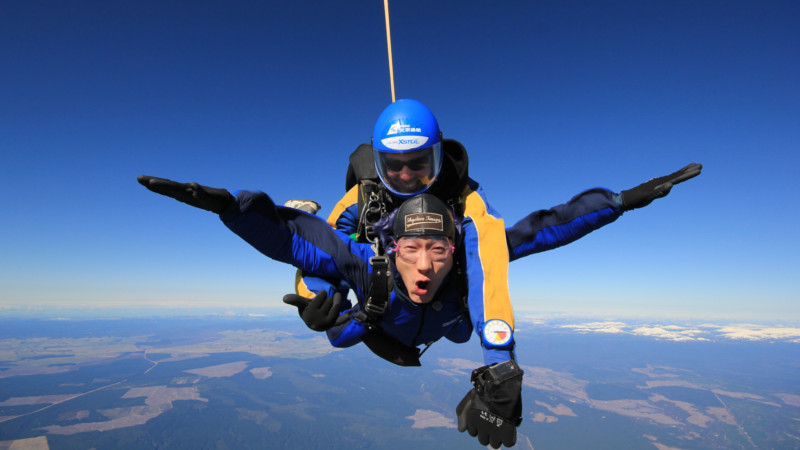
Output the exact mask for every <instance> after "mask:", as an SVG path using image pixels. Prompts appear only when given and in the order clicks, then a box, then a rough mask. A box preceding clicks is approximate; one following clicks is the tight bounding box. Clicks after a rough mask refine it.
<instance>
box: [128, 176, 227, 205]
mask: <svg viewBox="0 0 800 450" xmlns="http://www.w3.org/2000/svg"><path fill="white" fill-rule="evenodd" d="M136 179H137V180H138V181H139V184H141V185H142V186H144V187H146V188H147V189H150V190H151V191H153V192H155V193H156V194H161V195H166V196H167V197H172V198H174V199H175V200H178V201H179V202H183V203H186V204H187V205H191V206H194V207H195V208H200V209H205V210H206V211H211V212H213V213H217V214H219V213H221V212H223V211H225V208H227V207H228V205H230V204H231V202H232V201H233V195H231V193H230V192H228V191H227V190H225V189H217V188H212V187H208V186H203V185H200V184H197V183H178V182H177V181H172V180H167V179H166V178H156V177H151V176H149V175H139V176H138V177H136Z"/></svg>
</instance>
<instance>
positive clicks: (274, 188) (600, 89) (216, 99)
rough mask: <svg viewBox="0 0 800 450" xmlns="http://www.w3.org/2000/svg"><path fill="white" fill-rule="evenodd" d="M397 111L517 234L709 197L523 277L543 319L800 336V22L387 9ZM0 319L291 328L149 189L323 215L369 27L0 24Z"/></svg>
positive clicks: (786, 5) (102, 15) (372, 62)
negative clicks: (181, 313)
mask: <svg viewBox="0 0 800 450" xmlns="http://www.w3.org/2000/svg"><path fill="white" fill-rule="evenodd" d="M390 12H391V21H392V22H391V26H392V43H393V56H394V69H395V70H394V73H395V83H396V92H397V96H398V98H415V99H418V100H420V101H422V102H424V103H426V104H427V105H428V106H429V107H430V108H431V109H432V110H433V111H434V113H435V114H436V116H437V118H438V119H439V123H440V126H441V128H442V130H443V133H444V134H445V136H446V137H449V138H454V139H457V140H459V141H461V142H462V143H463V144H464V145H465V146H466V147H467V149H468V151H469V153H470V161H471V167H470V174H471V175H472V177H473V178H475V179H477V180H478V181H479V182H481V183H482V184H483V186H484V188H485V190H486V192H487V194H488V198H489V201H490V202H491V204H492V205H493V206H494V207H495V209H497V210H498V211H500V212H501V213H502V214H503V216H504V218H505V219H506V220H507V221H508V222H510V223H513V222H514V221H516V220H519V219H521V218H522V217H524V216H525V215H526V214H527V213H529V212H531V211H533V210H536V209H541V208H548V207H550V206H553V205H556V204H558V203H562V202H564V201H566V200H568V199H569V198H570V197H571V196H572V195H575V194H577V193H578V192H580V191H582V190H584V189H587V188H591V187H595V186H604V187H608V188H610V189H613V190H615V191H620V190H623V189H627V188H630V187H633V186H635V185H637V184H639V183H641V182H643V181H646V180H647V179H649V178H651V177H655V176H660V175H665V174H667V173H670V172H672V171H674V170H677V169H679V168H681V167H683V166H684V165H686V164H688V163H690V162H698V163H702V164H703V165H704V171H703V174H702V175H701V176H699V177H698V178H695V179H693V180H690V181H689V182H687V183H685V184H682V185H679V186H677V187H676V188H675V189H674V190H673V192H672V193H671V194H670V195H669V196H668V197H666V198H664V199H661V200H658V201H656V202H654V203H653V204H652V205H650V206H648V207H647V208H645V209H642V210H636V211H632V212H629V213H627V214H625V215H624V216H623V217H622V218H620V219H619V220H618V221H617V222H615V223H613V224H611V225H609V226H607V227H605V228H604V229H601V230H599V231H597V232H595V233H592V234H591V235H589V236H587V237H585V238H583V239H581V240H580V241H577V242H575V243H573V244H570V245H568V246H566V247H563V248H560V249H557V250H554V251H550V252H546V253H543V254H539V255H532V256H529V257H528V258H526V259H524V260H521V261H517V262H514V263H513V264H512V267H511V276H510V280H509V285H510V289H511V292H512V297H513V301H514V304H515V308H516V309H517V310H518V311H520V313H522V312H531V313H535V314H561V313H565V314H578V315H586V316H590V315H591V316H595V315H596V316H609V317H638V316H641V317H681V318H691V319H696V320H712V319H736V320H753V321H755V320H775V321H789V322H797V321H800V311H798V307H797V306H796V304H797V299H798V293H800V289H798V287H800V286H799V284H800V283H798V281H797V274H798V273H800V270H798V268H800V264H798V262H797V254H798V251H799V250H800V245H798V233H797V230H796V228H797V225H796V224H797V223H798V218H799V217H798V212H797V208H796V205H797V201H796V200H795V195H796V193H797V191H798V182H797V180H798V177H797V175H796V173H795V172H796V167H797V165H798V150H799V147H800V83H798V80H800V59H798V55H800V27H797V23H798V19H800V3H798V2H797V1H771V2H751V1H703V2H697V1H654V2H641V1H608V2H582V1H547V2H542V1H524V2H523V1H503V2H477V1H459V2H455V1H437V2H427V1H415V0H407V1H393V2H391V4H390ZM0 42H2V45H0V60H1V61H2V62H3V63H2V69H1V70H0V167H2V172H3V175H4V176H3V182H2V186H3V189H2V191H0V204H1V205H2V209H3V213H2V215H0V254H1V255H2V257H0V314H2V313H3V310H5V311H10V310H12V309H14V308H19V307H22V306H24V307H38V308H44V309H45V310H59V309H63V308H74V307H85V306H91V307H132V306H159V307H169V306H174V307H182V306H192V307H201V306H202V307H225V308H227V307H231V308H233V307H242V308H253V309H256V308H261V307H265V306H280V305H281V303H280V298H281V296H282V295H283V294H284V293H287V292H288V291H289V290H290V289H291V284H292V278H293V274H294V270H293V269H291V268H289V267H286V266H283V265H281V264H278V263H275V262H272V261H270V260H268V259H267V258H265V257H264V256H262V255H260V254H259V253H257V252H256V251H254V250H252V249H251V248H250V247H249V246H247V245H246V244H245V243H244V242H242V241H240V240H239V239H238V238H237V237H236V236H234V235H233V234H232V233H230V232H229V231H227V229H225V228H224V227H223V226H222V225H221V223H220V222H219V220H218V219H217V218H216V217H215V216H214V215H212V214H210V213H207V212H205V211H201V210H196V209H193V208H191V207H188V206H185V205H183V204H180V203H177V202H175V201H172V200H170V199H167V198H164V197H160V196H157V195H155V194H152V193H150V192H149V191H147V190H145V189H144V188H142V187H141V186H140V185H139V184H138V183H137V182H136V179H135V178H136V176H137V175H139V174H150V175H156V176H162V177H167V178H172V179H176V180H180V181H198V182H200V183H203V184H207V185H211V186H216V187H225V188H228V189H240V188H243V189H259V190H263V191H265V192H267V193H269V194H270V195H271V196H272V197H273V198H274V199H275V200H276V201H279V202H282V201H284V200H286V199H288V198H313V199H315V200H317V201H318V202H320V203H321V204H322V205H323V207H324V209H323V211H321V213H320V214H321V215H324V216H327V214H328V213H329V212H330V210H331V207H332V206H333V204H334V203H335V201H336V200H337V199H338V198H339V197H340V196H341V195H342V194H343V193H344V173H345V169H346V166H347V156H348V155H349V153H350V151H352V150H353V149H355V147H356V146H357V145H358V144H359V143H361V142H367V141H368V140H369V138H370V133H371V130H372V125H373V123H374V120H375V118H377V116H378V114H379V113H380V111H381V110H382V109H383V108H384V107H385V106H386V105H387V104H388V103H389V102H390V101H391V92H390V89H389V71H388V63H387V54H386V35H385V28H384V18H383V2H381V1H379V0H369V1H367V0H357V1H348V2H329V1H295V2H275V1H260V2H259V1H228V2H207V1H191V2H188V1H186V2H172V1H158V2H156V1H137V2H123V1H82V2H57V1H24V2H23V1H14V2H5V3H4V5H3V13H2V15H0Z"/></svg>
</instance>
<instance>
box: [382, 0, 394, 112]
mask: <svg viewBox="0 0 800 450" xmlns="http://www.w3.org/2000/svg"><path fill="white" fill-rule="evenodd" d="M383 15H384V16H385V17H386V49H387V51H388V53H389V84H390V85H391V87H392V103H394V101H395V96H394V67H393V66H392V33H391V31H390V29H389V0H383Z"/></svg>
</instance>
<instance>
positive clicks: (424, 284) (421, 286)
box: [415, 281, 430, 294]
mask: <svg viewBox="0 0 800 450" xmlns="http://www.w3.org/2000/svg"><path fill="white" fill-rule="evenodd" d="M429 284H430V281H417V282H416V283H415V286H416V288H417V292H420V293H423V294H424V293H426V292H428V285H429Z"/></svg>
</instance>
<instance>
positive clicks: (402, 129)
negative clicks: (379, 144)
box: [386, 121, 422, 136]
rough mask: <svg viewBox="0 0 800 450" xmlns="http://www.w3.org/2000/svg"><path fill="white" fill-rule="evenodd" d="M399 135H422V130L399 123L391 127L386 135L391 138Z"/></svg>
mask: <svg viewBox="0 0 800 450" xmlns="http://www.w3.org/2000/svg"><path fill="white" fill-rule="evenodd" d="M399 133H422V129H421V128H420V127H412V126H411V125H404V124H403V123H402V122H400V121H397V122H395V123H393V124H392V125H391V126H390V127H389V131H388V132H387V133H386V135H387V136H391V135H393V134H399Z"/></svg>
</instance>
